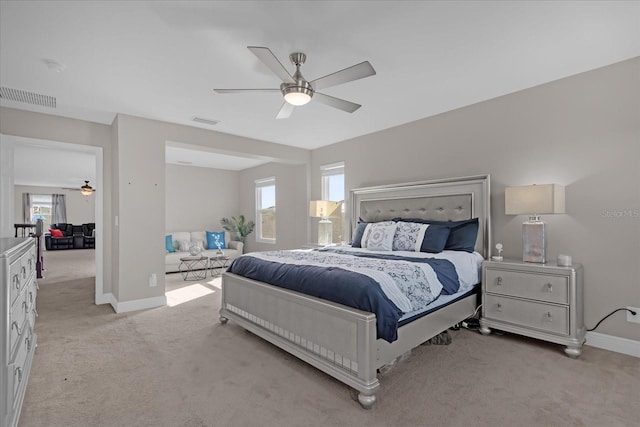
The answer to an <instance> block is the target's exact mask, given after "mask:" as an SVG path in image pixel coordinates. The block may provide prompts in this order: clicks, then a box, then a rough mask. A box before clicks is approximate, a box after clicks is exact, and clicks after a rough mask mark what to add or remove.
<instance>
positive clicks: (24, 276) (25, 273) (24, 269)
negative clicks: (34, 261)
mask: <svg viewBox="0 0 640 427" xmlns="http://www.w3.org/2000/svg"><path fill="white" fill-rule="evenodd" d="M21 270H22V278H23V279H26V278H27V267H25V266H24V265H23V266H22V269H21Z"/></svg>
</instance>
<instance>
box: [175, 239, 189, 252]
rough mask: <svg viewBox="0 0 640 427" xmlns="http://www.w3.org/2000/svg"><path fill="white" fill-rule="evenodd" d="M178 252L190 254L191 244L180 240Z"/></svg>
mask: <svg viewBox="0 0 640 427" xmlns="http://www.w3.org/2000/svg"><path fill="white" fill-rule="evenodd" d="M177 243H178V250H179V251H180V252H189V248H190V247H191V242H189V241H187V240H178V241H177Z"/></svg>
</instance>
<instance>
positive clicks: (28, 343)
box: [24, 337, 31, 351]
mask: <svg viewBox="0 0 640 427" xmlns="http://www.w3.org/2000/svg"><path fill="white" fill-rule="evenodd" d="M24 343H25V344H26V345H27V351H30V350H31V339H30V338H29V337H26V338H25V339H24Z"/></svg>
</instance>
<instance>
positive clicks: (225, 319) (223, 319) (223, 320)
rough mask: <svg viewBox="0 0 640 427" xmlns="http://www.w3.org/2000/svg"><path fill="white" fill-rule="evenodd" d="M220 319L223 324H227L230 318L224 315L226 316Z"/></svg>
mask: <svg viewBox="0 0 640 427" xmlns="http://www.w3.org/2000/svg"><path fill="white" fill-rule="evenodd" d="M219 319H220V323H222V324H223V325H226V324H227V322H228V321H229V319H227V318H226V317H224V316H220V318H219Z"/></svg>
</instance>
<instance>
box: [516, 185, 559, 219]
mask: <svg viewBox="0 0 640 427" xmlns="http://www.w3.org/2000/svg"><path fill="white" fill-rule="evenodd" d="M504 211H505V212H504V213H505V214H506V215H546V214H563V213H565V206H564V186H562V185H558V184H542V185H524V186H521V187H507V188H506V189H505V192H504Z"/></svg>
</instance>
